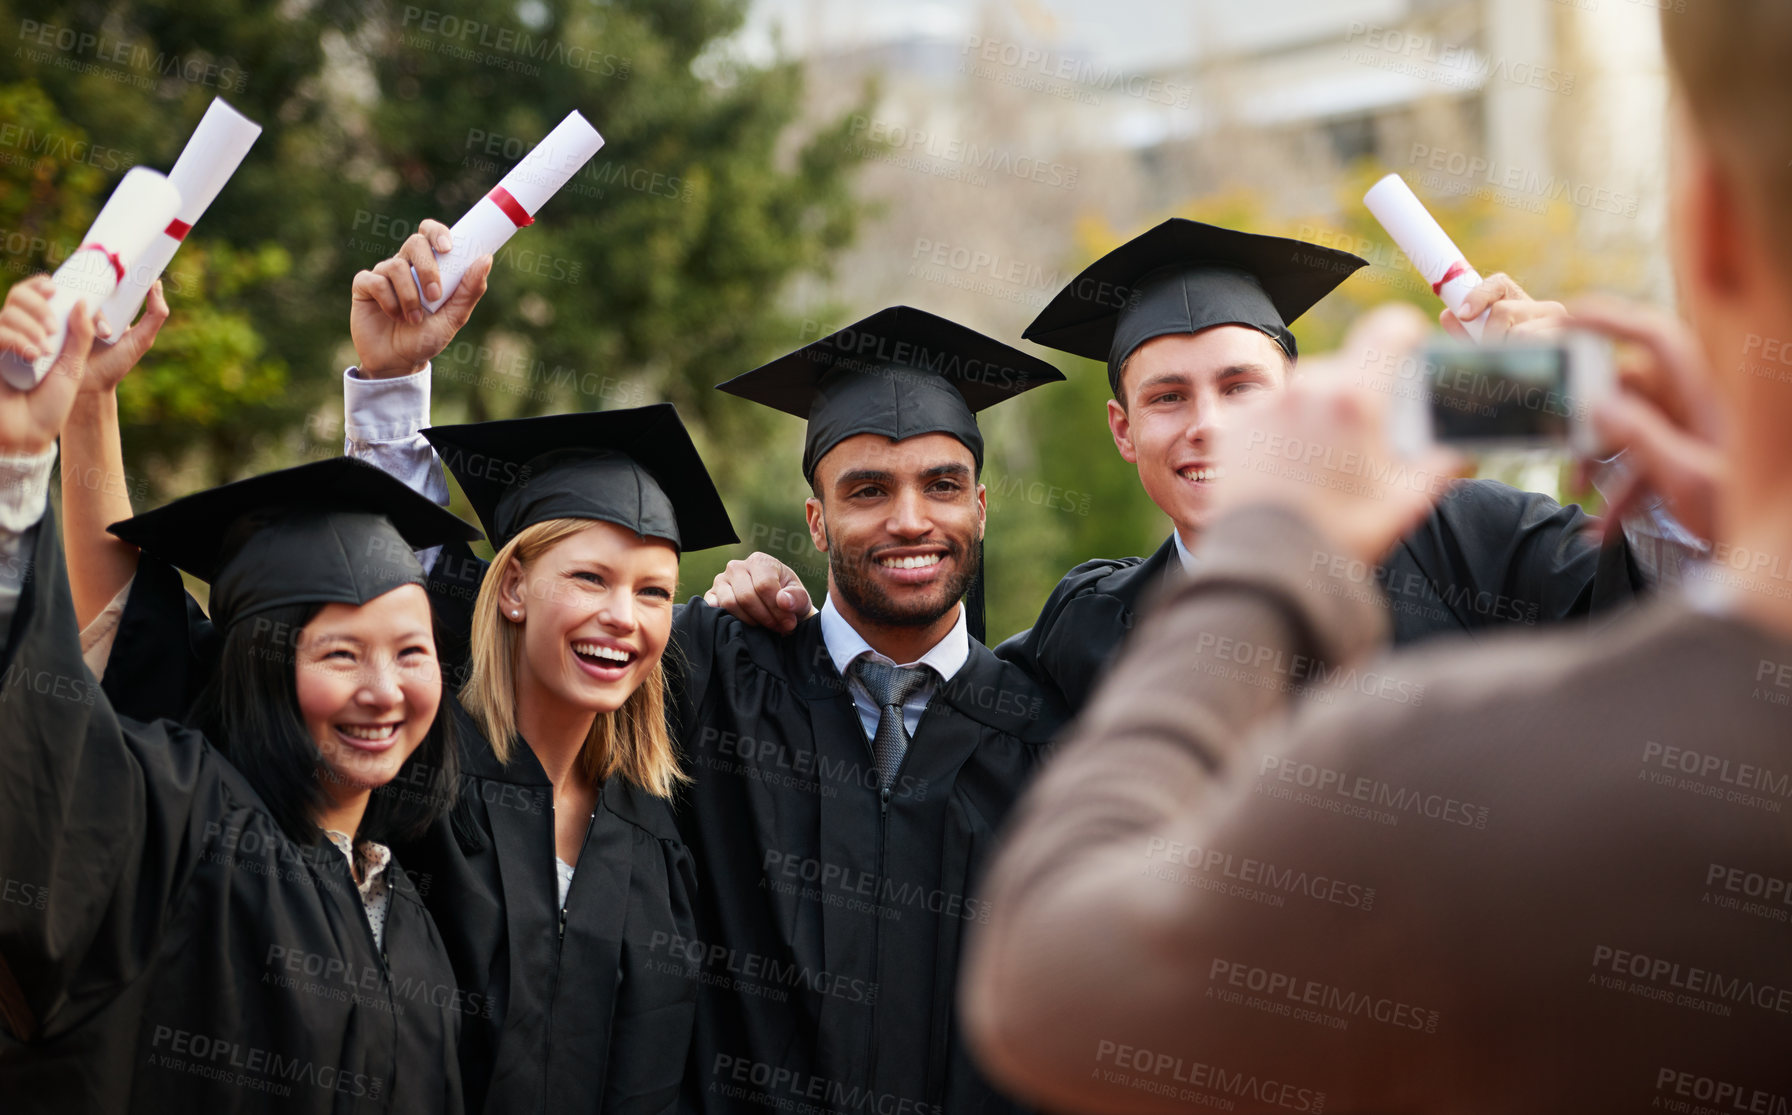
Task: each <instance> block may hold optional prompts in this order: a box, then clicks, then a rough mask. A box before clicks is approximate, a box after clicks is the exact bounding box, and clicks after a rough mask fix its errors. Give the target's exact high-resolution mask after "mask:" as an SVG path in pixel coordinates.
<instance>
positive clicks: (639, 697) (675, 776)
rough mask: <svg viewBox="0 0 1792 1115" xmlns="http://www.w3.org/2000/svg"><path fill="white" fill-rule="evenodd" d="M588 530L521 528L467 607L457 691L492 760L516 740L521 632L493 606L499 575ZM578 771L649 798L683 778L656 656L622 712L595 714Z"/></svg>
mask: <svg viewBox="0 0 1792 1115" xmlns="http://www.w3.org/2000/svg"><path fill="white" fill-rule="evenodd" d="M590 525H591V522H590V520H588V519H550V520H548V521H547V522H542V523H535V524H533V525H531V526H527V527H524V528H523V529H522V530H521V531H520V532H518V534H517V536H516V537H515V538H512V539H511V540H510V541H509V542H508V543H507V544H506V545H505V546H504V548H503V549H501V550H499V551H498V554H497V556H496V557H494V558H493V559H492V564H491V568H489V569H487V570H486V571H485V580H484V581H483V582H482V583H481V584H480V586H479V597H478V599H477V600H476V601H475V602H474V604H473V639H472V674H471V676H470V677H469V678H468V679H467V683H466V685H464V686H462V687H461V691H460V699H461V703H462V704H463V705H465V706H466V709H467V711H468V712H469V713H471V714H472V716H473V719H474V720H476V721H478V723H479V726H480V727H481V728H483V729H485V738H486V739H488V740H490V741H491V745H492V751H493V752H494V753H495V754H496V755H497V756H498V761H499V762H500V763H508V762H509V761H510V748H511V740H512V738H513V737H514V736H515V735H516V658H517V655H518V654H520V653H522V629H521V628H520V626H519V625H517V624H514V623H511V622H509V621H508V620H506V619H505V618H504V616H503V614H502V613H501V611H500V609H499V603H498V591H499V586H500V585H502V584H503V581H504V572H505V570H507V569H509V568H510V566H511V564H512V563H513V562H514V563H515V564H516V565H517V566H518V567H519V569H527V568H528V566H529V564H530V563H531V562H533V561H535V560H536V559H537V558H539V557H540V556H541V555H542V554H544V553H546V552H547V551H548V550H550V549H552V548H553V547H554V546H556V545H558V544H559V543H560V542H563V541H565V540H566V539H568V538H570V537H572V536H573V535H575V534H577V533H579V532H580V531H582V530H584V529H585V528H586V527H589V526H590ZM579 771H580V773H581V774H583V775H585V776H586V777H588V778H592V779H600V778H601V779H608V778H609V777H611V776H612V775H618V774H619V775H621V776H622V777H623V778H626V779H628V780H629V781H630V782H633V783H634V784H635V785H637V786H640V787H641V788H642V789H644V790H646V791H647V792H648V793H650V794H653V795H654V796H656V797H662V798H667V797H671V796H672V791H673V790H675V789H677V788H678V786H679V785H680V784H681V783H684V782H688V781H690V776H689V775H687V774H685V773H684V771H683V770H681V769H680V768H679V765H678V755H677V752H676V751H675V749H674V748H673V746H672V733H671V731H670V730H668V729H667V727H666V671H665V662H664V658H663V656H662V660H661V661H660V662H656V663H654V666H653V670H652V672H651V673H649V674H648V675H647V679H646V680H645V681H643V682H642V683H641V684H640V686H639V687H638V688H636V690H635V691H634V692H633V693H630V694H629V695H628V700H626V701H624V702H623V704H622V707H621V708H619V709H617V710H616V711H615V712H607V713H599V714H598V716H597V718H596V719H595V720H593V721H592V723H591V734H590V735H588V736H586V737H585V746H584V747H583V748H582V749H581V750H580V751H579Z"/></svg>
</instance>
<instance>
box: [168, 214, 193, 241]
mask: <svg viewBox="0 0 1792 1115" xmlns="http://www.w3.org/2000/svg"><path fill="white" fill-rule="evenodd" d="M162 231H163V232H166V233H167V234H168V235H170V236H172V237H174V238H175V239H176V240H185V239H186V238H187V233H189V232H192V231H193V226H192V225H190V224H188V223H187V222H185V221H183V220H181V219H180V218H179V217H176V218H174V219H173V220H172V221H169V222H168V227H167V228H165V229H163V230H162Z"/></svg>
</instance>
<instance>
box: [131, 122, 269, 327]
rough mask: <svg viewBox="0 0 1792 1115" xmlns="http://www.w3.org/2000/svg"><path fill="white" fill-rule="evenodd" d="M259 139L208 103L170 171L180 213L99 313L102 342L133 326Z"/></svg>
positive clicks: (249, 126) (249, 125) (252, 125)
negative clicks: (153, 288)
mask: <svg viewBox="0 0 1792 1115" xmlns="http://www.w3.org/2000/svg"><path fill="white" fill-rule="evenodd" d="M260 135H261V125H260V124H257V123H256V122H255V121H253V120H250V119H249V118H248V117H246V116H244V115H243V114H242V113H240V112H238V111H237V110H236V109H234V108H231V107H230V106H229V105H228V104H226V103H224V98H222V97H213V98H212V103H211V107H210V108H208V109H206V110H205V116H204V118H202V119H201V120H200V121H199V127H197V128H195V129H193V136H192V138H191V139H189V140H187V146H186V147H185V148H184V149H182V151H181V153H180V158H178V159H176V160H175V161H174V169H173V170H171V171H169V172H168V181H169V182H171V183H173V184H174V188H175V189H177V190H179V191H180V197H181V205H180V212H179V213H178V214H176V215H175V217H174V219H173V220H171V221H169V222H168V223H167V225H166V226H164V227H163V228H162V229H161V230H160V231H159V232H158V233H157V234H156V235H155V237H154V238H153V239H152V240H151V242H150V244H149V247H148V248H146V249H145V250H144V252H143V254H142V256H141V257H140V258H139V259H138V260H137V261H136V262H135V263H134V264H132V265H131V268H130V270H129V272H128V273H127V274H126V275H125V277H124V278H123V279H122V280H121V281H120V282H119V284H118V289H117V290H115V291H113V292H112V297H110V298H108V299H106V303H105V305H104V306H102V307H101V308H100V319H99V321H98V323H97V324H98V325H99V328H100V338H99V339H100V340H101V341H104V342H106V343H107V344H110V343H112V342H113V341H114V340H115V339H116V338H117V337H118V335H119V334H120V333H122V331H123V330H124V329H125V328H126V327H127V326H129V325H130V324H131V319H132V318H134V317H136V316H137V309H138V307H140V306H142V305H143V299H144V298H145V297H146V296H147V295H148V294H149V288H150V287H151V286H152V285H154V284H155V282H156V280H157V279H159V278H161V277H162V272H163V271H166V270H167V269H168V264H169V262H170V261H172V260H173V259H174V253H175V252H177V251H179V250H180V246H181V243H182V242H183V241H184V240H186V238H187V233H188V232H189V231H191V230H192V228H193V226H194V225H196V224H198V223H199V218H200V217H202V216H204V215H205V211H206V209H207V208H208V207H209V206H210V205H211V203H212V201H213V200H214V199H215V198H216V197H217V196H218V192H219V191H220V190H222V189H223V188H224V183H226V182H228V181H230V176H231V175H233V174H235V173H236V168H237V167H238V166H241V165H242V162H243V156H245V155H247V154H248V153H249V147H250V145H251V144H253V143H254V142H255V140H256V138H257V137H258V136H260Z"/></svg>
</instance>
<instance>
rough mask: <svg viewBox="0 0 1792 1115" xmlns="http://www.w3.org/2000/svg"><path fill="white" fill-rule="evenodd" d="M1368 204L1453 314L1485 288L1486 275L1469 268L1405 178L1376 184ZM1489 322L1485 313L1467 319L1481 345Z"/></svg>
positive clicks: (1392, 177)
mask: <svg viewBox="0 0 1792 1115" xmlns="http://www.w3.org/2000/svg"><path fill="white" fill-rule="evenodd" d="M1363 204H1364V205H1367V206H1368V207H1369V212H1371V213H1373V214H1374V215H1375V219H1376V220H1377V221H1380V222H1381V227H1382V228H1384V229H1386V230H1387V233H1388V235H1389V236H1391V237H1393V238H1394V243H1396V244H1398V245H1400V250H1401V251H1402V252H1405V253H1406V258H1407V259H1410V260H1411V261H1412V265H1413V266H1414V267H1416V268H1418V270H1419V274H1420V275H1422V276H1424V279H1425V281H1426V282H1428V283H1430V284H1431V290H1432V293H1434V294H1436V295H1437V296H1438V297H1439V298H1442V299H1443V300H1444V305H1446V306H1448V307H1449V308H1450V309H1451V310H1456V309H1458V308H1459V307H1461V305H1462V300H1463V299H1464V298H1465V297H1467V295H1468V293H1469V292H1470V291H1472V290H1474V289H1475V288H1476V287H1478V286H1480V285H1481V276H1480V275H1479V274H1478V273H1477V272H1476V271H1475V269H1474V268H1473V267H1470V266H1469V265H1468V260H1467V259H1465V258H1464V257H1463V255H1462V249H1461V248H1458V247H1457V246H1456V242H1455V241H1454V240H1451V239H1450V236H1449V234H1448V233H1446V232H1445V231H1444V230H1443V226H1441V225H1439V224H1438V223H1437V220H1436V218H1434V217H1433V216H1432V215H1431V212H1430V211H1429V210H1428V209H1426V208H1425V205H1424V203H1423V202H1421V201H1420V200H1419V199H1418V197H1417V195H1415V194H1414V193H1413V192H1412V187H1410V186H1408V185H1407V184H1406V180H1405V179H1404V178H1401V177H1400V176H1399V175H1398V174H1390V175H1388V176H1387V177H1386V178H1383V179H1382V180H1381V181H1379V182H1377V183H1375V185H1373V186H1371V187H1369V192H1368V193H1366V194H1364V195H1363ZM1486 324H1487V314H1486V313H1483V314H1481V315H1480V316H1479V317H1475V318H1471V319H1469V320H1467V321H1464V322H1463V323H1462V328H1463V329H1464V330H1465V331H1466V332H1467V333H1468V335H1469V336H1470V337H1472V338H1473V339H1475V340H1477V341H1478V340H1480V339H1481V330H1482V329H1483V328H1484V327H1485V326H1486Z"/></svg>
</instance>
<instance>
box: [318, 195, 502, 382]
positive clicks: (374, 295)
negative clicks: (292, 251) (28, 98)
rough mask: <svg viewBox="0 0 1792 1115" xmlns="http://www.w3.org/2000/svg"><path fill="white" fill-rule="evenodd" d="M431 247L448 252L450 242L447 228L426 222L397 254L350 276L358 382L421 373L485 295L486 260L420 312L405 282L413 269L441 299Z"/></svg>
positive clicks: (350, 320) (430, 292)
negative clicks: (439, 303) (440, 301)
mask: <svg viewBox="0 0 1792 1115" xmlns="http://www.w3.org/2000/svg"><path fill="white" fill-rule="evenodd" d="M432 246H433V247H434V249H435V251H437V252H448V251H452V250H453V248H454V240H453V237H452V236H451V235H450V234H449V231H448V226H447V225H445V224H443V223H442V222H440V221H431V220H426V221H424V222H423V223H422V224H421V225H418V226H417V231H416V232H414V233H412V234H411V235H410V237H409V238H408V239H406V240H405V242H404V243H403V244H402V245H400V246H399V249H398V254H397V255H395V256H393V257H392V258H391V259H388V260H384V261H383V262H381V263H378V264H376V265H374V268H373V270H371V271H362V272H360V273H359V274H357V275H356V276H355V282H354V297H353V299H352V300H351V302H350V303H349V312H348V331H349V336H350V337H351V338H352V339H353V340H354V342H355V357H356V360H357V361H358V362H359V367H360V376H361V378H362V379H392V378H394V377H397V376H408V375H412V374H413V373H416V372H420V371H422V370H423V366H424V365H425V364H427V363H428V362H429V361H430V360H433V359H434V358H435V356H436V354H437V353H439V352H441V351H442V350H443V349H445V348H447V347H448V343H449V342H450V341H452V340H454V335H455V334H456V333H459V332H460V330H461V327H462V326H464V325H466V324H467V320H468V319H469V318H471V317H472V316H473V307H474V306H477V305H478V304H479V298H480V296H481V295H483V294H484V293H485V282H486V278H487V277H488V276H489V275H490V274H491V270H492V257H491V256H489V255H484V256H480V257H479V258H478V259H476V260H474V261H473V265H472V266H471V267H469V268H467V272H466V274H465V275H463V276H462V277H461V280H460V286H458V287H456V288H455V290H454V297H453V298H450V299H449V300H448V301H446V302H444V303H443V304H442V308H441V309H439V310H437V311H436V312H435V313H433V314H432V313H430V312H429V311H428V310H426V309H424V307H423V297H422V296H420V295H419V294H418V293H417V284H416V283H415V282H412V281H411V268H413V267H415V268H416V269H417V279H418V280H419V281H421V282H422V283H423V289H424V291H426V292H427V293H428V296H429V298H430V299H431V300H434V299H435V298H437V297H439V296H440V295H441V293H442V272H441V269H440V268H439V267H438V266H437V265H436V257H435V254H434V253H433V252H431V251H430V249H431V247H432Z"/></svg>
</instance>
